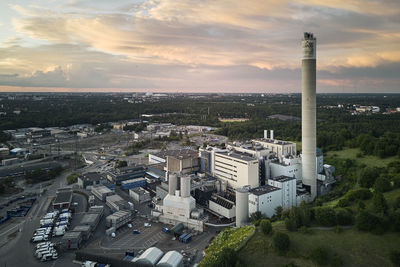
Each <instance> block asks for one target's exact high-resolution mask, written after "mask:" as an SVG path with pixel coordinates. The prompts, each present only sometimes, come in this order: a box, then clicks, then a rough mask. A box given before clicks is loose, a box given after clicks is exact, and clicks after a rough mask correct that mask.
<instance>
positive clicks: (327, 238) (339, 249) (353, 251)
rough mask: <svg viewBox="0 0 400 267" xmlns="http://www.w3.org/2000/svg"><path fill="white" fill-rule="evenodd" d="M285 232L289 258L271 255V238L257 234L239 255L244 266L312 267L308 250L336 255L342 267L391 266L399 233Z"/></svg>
mask: <svg viewBox="0 0 400 267" xmlns="http://www.w3.org/2000/svg"><path fill="white" fill-rule="evenodd" d="M279 228H280V227H279ZM287 233H288V234H289V236H290V241H291V249H290V251H289V253H288V254H289V255H290V257H283V256H279V255H278V254H277V253H275V251H274V249H273V248H272V238H271V236H264V235H263V234H262V233H261V232H257V233H256V234H255V235H254V236H253V237H252V238H251V240H250V241H249V242H248V243H247V245H246V246H245V247H244V248H243V249H242V250H241V251H240V252H239V257H240V259H241V260H242V262H246V266H267V265H268V266H281V265H283V264H288V263H290V262H293V263H295V264H296V265H298V266H302V267H304V266H316V265H315V264H314V263H313V262H312V261H311V260H310V259H309V258H308V255H309V254H310V252H311V250H312V249H314V248H317V247H324V248H326V249H327V250H328V251H329V254H330V257H332V256H334V255H337V256H338V257H339V258H340V259H341V260H342V261H343V266H392V264H391V262H390V260H389V258H388V254H389V252H390V251H391V250H393V249H395V250H400V242H398V240H399V239H400V234H399V233H387V234H384V235H374V234H370V233H364V232H358V231H357V230H353V229H349V230H343V232H341V233H339V234H338V233H335V232H334V231H332V230H327V231H322V230H312V233H311V234H303V233H300V232H287Z"/></svg>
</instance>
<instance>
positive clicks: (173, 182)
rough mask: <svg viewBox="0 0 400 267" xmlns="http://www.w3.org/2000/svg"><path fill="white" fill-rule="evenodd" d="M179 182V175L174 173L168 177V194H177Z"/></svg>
mask: <svg viewBox="0 0 400 267" xmlns="http://www.w3.org/2000/svg"><path fill="white" fill-rule="evenodd" d="M177 184H178V176H177V175H176V174H175V173H173V174H170V175H169V178H168V194H169V195H171V196H174V195H175V190H176V186H177Z"/></svg>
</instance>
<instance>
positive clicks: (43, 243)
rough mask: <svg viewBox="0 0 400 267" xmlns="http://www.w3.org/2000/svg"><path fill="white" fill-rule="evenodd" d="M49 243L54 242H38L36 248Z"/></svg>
mask: <svg viewBox="0 0 400 267" xmlns="http://www.w3.org/2000/svg"><path fill="white" fill-rule="evenodd" d="M49 245H54V244H53V243H51V242H50V241H46V242H40V243H39V244H37V245H36V248H37V249H38V248H40V247H44V246H49Z"/></svg>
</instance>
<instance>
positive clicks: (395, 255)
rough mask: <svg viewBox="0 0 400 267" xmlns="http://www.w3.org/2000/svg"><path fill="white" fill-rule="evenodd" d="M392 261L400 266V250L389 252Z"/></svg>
mask: <svg viewBox="0 0 400 267" xmlns="http://www.w3.org/2000/svg"><path fill="white" fill-rule="evenodd" d="M389 258H390V261H391V262H392V263H393V265H394V266H396V267H399V266H400V251H394V250H393V251H391V252H390V254H389Z"/></svg>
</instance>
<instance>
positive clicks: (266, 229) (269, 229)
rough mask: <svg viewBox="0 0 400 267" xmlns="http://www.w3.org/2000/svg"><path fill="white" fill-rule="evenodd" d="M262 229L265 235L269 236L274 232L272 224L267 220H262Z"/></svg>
mask: <svg viewBox="0 0 400 267" xmlns="http://www.w3.org/2000/svg"><path fill="white" fill-rule="evenodd" d="M260 228H261V231H262V232H263V234H264V235H269V234H270V233H271V232H272V225H271V222H270V221H269V220H267V219H262V220H261V222H260Z"/></svg>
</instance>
